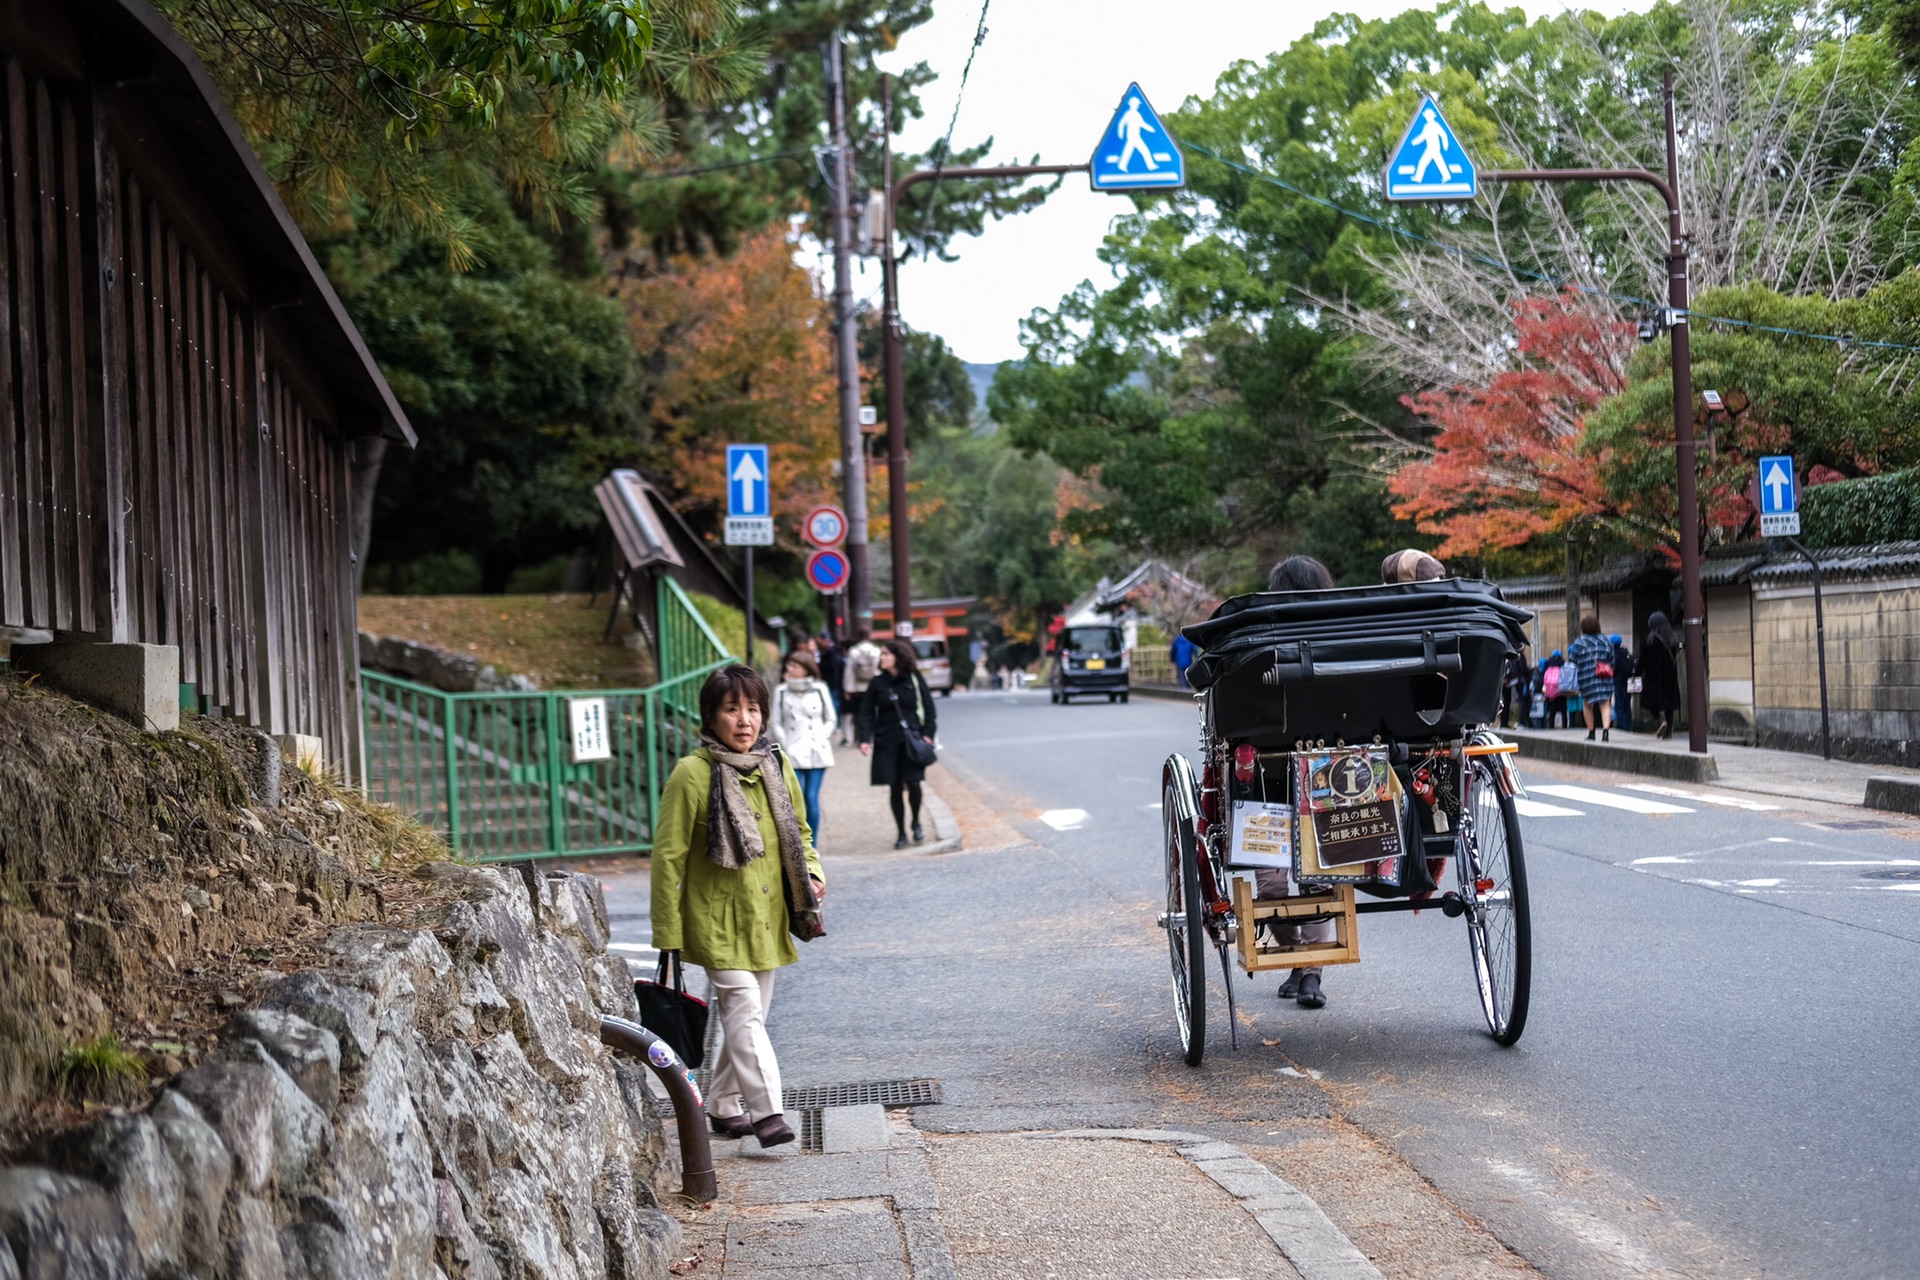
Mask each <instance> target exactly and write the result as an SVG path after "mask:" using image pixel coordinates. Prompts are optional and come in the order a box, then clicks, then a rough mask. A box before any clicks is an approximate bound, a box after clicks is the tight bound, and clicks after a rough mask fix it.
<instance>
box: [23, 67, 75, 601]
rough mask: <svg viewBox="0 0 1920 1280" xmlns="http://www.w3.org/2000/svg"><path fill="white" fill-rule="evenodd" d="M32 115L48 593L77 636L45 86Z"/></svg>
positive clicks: (63, 313) (55, 169) (60, 287)
mask: <svg viewBox="0 0 1920 1280" xmlns="http://www.w3.org/2000/svg"><path fill="white" fill-rule="evenodd" d="M34 111H35V113H36V114H37V115H38V116H39V126H40V127H39V130H38V134H39V142H40V145H39V151H38V154H37V155H36V156H35V159H36V161H37V163H36V165H35V169H36V171H37V172H36V174H35V176H36V177H37V178H38V180H39V188H40V300H41V303H42V307H43V310H42V312H41V317H42V321H41V328H40V343H41V349H42V351H43V352H44V353H45V356H46V361H47V417H46V421H45V423H44V424H43V425H42V428H41V429H42V431H43V432H44V433H45V434H44V435H43V436H42V447H43V448H44V449H45V451H46V464H45V465H46V484H47V507H46V510H45V512H43V513H42V514H43V516H44V517H45V518H46V519H47V520H48V521H49V522H50V523H49V528H48V530H47V565H46V570H45V572H46V573H47V575H48V586H49V590H50V593H51V597H52V601H53V624H52V625H53V627H54V629H55V630H60V631H71V630H73V629H74V627H75V624H76V622H77V621H78V620H77V619H76V618H75V616H74V608H73V596H74V591H73V588H74V581H73V560H74V536H73V516H74V511H75V507H76V503H77V501H78V500H77V498H76V497H75V495H74V492H73V458H72V455H73V444H74V439H75V436H74V432H73V431H72V429H71V424H72V422H73V421H74V415H75V413H76V411H77V409H78V406H77V405H75V404H74V402H73V380H72V375H71V372H70V369H69V366H70V364H71V363H72V352H71V351H69V350H68V349H67V310H68V308H69V307H70V306H71V305H72V302H73V299H72V298H71V297H70V296H69V295H68V292H67V287H66V286H67V280H66V272H64V271H62V270H61V263H60V241H61V231H62V229H63V226H64V223H65V221H66V219H65V218H64V216H63V210H62V209H61V192H60V172H61V170H62V169H63V168H64V167H65V166H64V165H62V164H61V154H60V153H61V151H62V149H63V141H64V140H63V138H62V137H61V129H60V124H61V119H60V117H61V113H60V111H59V110H58V108H56V107H55V105H54V101H53V95H52V94H51V93H50V92H48V90H47V84H46V81H44V80H38V81H35V83H34Z"/></svg>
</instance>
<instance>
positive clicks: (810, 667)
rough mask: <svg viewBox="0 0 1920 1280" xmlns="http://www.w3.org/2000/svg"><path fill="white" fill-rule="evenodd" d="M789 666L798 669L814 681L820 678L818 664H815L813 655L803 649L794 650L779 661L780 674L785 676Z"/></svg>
mask: <svg viewBox="0 0 1920 1280" xmlns="http://www.w3.org/2000/svg"><path fill="white" fill-rule="evenodd" d="M790 666H791V667H798V668H800V669H801V670H802V671H804V672H806V673H807V674H808V675H809V676H811V677H812V678H813V679H815V680H818V679H819V678H820V664H819V663H817V662H815V661H814V660H813V655H812V654H810V653H808V652H807V651H806V650H805V649H795V650H794V651H793V652H792V653H790V654H788V655H787V656H786V657H784V658H782V659H781V660H780V672H781V674H782V675H785V674H786V670H787V668H788V667H790Z"/></svg>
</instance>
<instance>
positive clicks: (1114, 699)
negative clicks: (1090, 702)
mask: <svg viewBox="0 0 1920 1280" xmlns="http://www.w3.org/2000/svg"><path fill="white" fill-rule="evenodd" d="M1118 701H1120V695H1119V694H1117V693H1110V694H1108V695H1107V705H1108V706H1112V705H1113V704H1114V703H1116V702H1118Z"/></svg>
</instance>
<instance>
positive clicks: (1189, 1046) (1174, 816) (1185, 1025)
mask: <svg viewBox="0 0 1920 1280" xmlns="http://www.w3.org/2000/svg"><path fill="white" fill-rule="evenodd" d="M1193 791H1194V787H1193V770H1192V767H1191V766H1189V765H1188V764H1187V762H1186V759H1185V757H1182V756H1174V757H1171V758H1170V759H1169V760H1168V761H1167V768H1166V773H1165V783H1164V786H1163V787H1162V790H1161V797H1160V799H1161V805H1160V813H1161V822H1162V824H1163V826H1164V829H1165V837H1166V838H1165V841H1164V844H1165V858H1166V871H1167V915H1166V929H1167V953H1168V956H1169V958H1170V959H1171V961H1172V963H1173V997H1174V1020H1175V1022H1176V1024H1177V1025H1178V1027H1179V1030H1180V1046H1181V1048H1183V1049H1184V1050H1186V1058H1187V1065H1188V1066H1190V1067H1197V1066H1199V1065H1200V1059H1201V1058H1202V1056H1204V1055H1205V1053H1206V1049H1207V1043H1206V1042H1207V930H1206V925H1205V923H1204V922H1203V921H1202V920H1201V917H1200V913H1201V912H1202V911H1204V910H1205V909H1206V908H1205V904H1203V903H1202V902H1201V900H1200V858H1199V853H1200V831H1199V826H1200V824H1199V815H1198V813H1197V811H1196V808H1195V805H1194V795H1193Z"/></svg>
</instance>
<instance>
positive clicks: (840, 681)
mask: <svg viewBox="0 0 1920 1280" xmlns="http://www.w3.org/2000/svg"><path fill="white" fill-rule="evenodd" d="M814 661H815V662H816V663H817V664H818V665H819V667H820V679H821V680H822V681H823V682H825V684H826V686H827V694H828V696H829V697H831V698H832V699H833V726H834V729H835V734H834V736H835V737H836V738H837V737H838V736H839V733H838V730H839V728H840V717H841V716H842V715H843V714H845V712H846V709H847V708H846V703H847V686H846V679H847V651H846V649H845V647H844V646H842V645H841V644H840V642H839V641H838V640H835V639H834V638H833V636H832V635H831V634H830V633H828V632H822V633H821V634H820V649H819V652H818V653H817V654H816V655H815V656H814ZM829 745H835V744H832V743H829Z"/></svg>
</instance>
